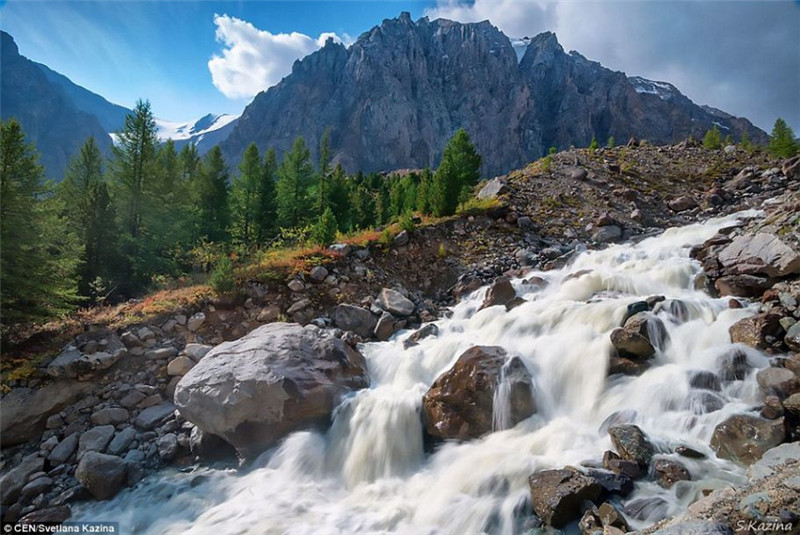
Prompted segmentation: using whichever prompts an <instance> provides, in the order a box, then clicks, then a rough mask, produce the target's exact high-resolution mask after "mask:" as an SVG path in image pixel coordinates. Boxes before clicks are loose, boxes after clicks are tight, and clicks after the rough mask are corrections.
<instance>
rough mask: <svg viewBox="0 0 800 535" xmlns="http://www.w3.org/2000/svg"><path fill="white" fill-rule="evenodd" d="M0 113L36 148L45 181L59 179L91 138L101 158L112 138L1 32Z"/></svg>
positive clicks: (108, 151)
mask: <svg viewBox="0 0 800 535" xmlns="http://www.w3.org/2000/svg"><path fill="white" fill-rule="evenodd" d="M1 38H2V42H1V43H0V51H1V53H2V56H1V57H0V63H2V66H3V72H2V79H0V113H2V115H1V117H2V119H3V120H7V119H10V118H15V119H17V120H18V121H19V123H20V125H21V126H22V128H23V130H24V131H25V135H26V136H27V140H28V141H30V142H33V143H35V144H36V148H37V149H38V150H39V151H40V153H41V158H40V163H41V164H42V165H43V166H44V168H45V173H46V176H47V177H48V178H59V179H60V178H61V177H62V176H63V173H64V169H66V166H67V162H68V161H69V159H70V157H72V155H74V154H75V153H77V151H78V150H79V149H80V147H81V145H83V143H84V142H85V141H86V139H87V138H88V137H90V136H93V137H94V138H95V141H96V142H97V145H98V147H99V148H100V150H101V151H103V152H104V153H106V154H109V153H110V150H111V138H110V137H109V135H108V134H107V133H106V130H105V129H104V128H103V126H102V125H101V123H100V121H99V120H98V118H97V117H96V116H94V115H92V114H91V113H87V112H86V111H83V110H80V109H79V108H78V107H77V106H76V105H75V104H74V102H73V101H72V99H71V98H70V97H69V95H67V93H66V92H65V91H64V90H63V89H62V88H61V87H59V86H58V85H56V84H54V83H52V82H51V81H50V80H49V79H48V76H47V75H46V74H45V72H44V71H43V70H42V69H41V68H40V65H39V64H37V63H35V62H33V61H31V60H29V59H28V58H26V57H24V56H22V55H20V53H19V49H18V48H17V45H16V43H15V42H14V39H13V38H12V37H11V36H10V35H9V34H7V33H6V32H1Z"/></svg>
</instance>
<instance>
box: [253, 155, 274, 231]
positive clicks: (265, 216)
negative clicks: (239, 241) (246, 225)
mask: <svg viewBox="0 0 800 535" xmlns="http://www.w3.org/2000/svg"><path fill="white" fill-rule="evenodd" d="M277 175H278V158H277V156H275V149H269V150H268V151H267V154H266V155H265V156H264V167H263V169H262V171H261V183H260V184H259V187H258V213H257V215H256V220H255V224H256V239H257V240H258V243H259V244H264V243H265V242H266V241H267V240H269V239H272V237H273V236H275V234H276V231H277V223H276V221H275V218H276V214H277V199H276V198H275V196H276V194H275V179H276V177H277Z"/></svg>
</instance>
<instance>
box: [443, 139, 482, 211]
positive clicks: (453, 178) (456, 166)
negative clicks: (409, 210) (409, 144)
mask: <svg viewBox="0 0 800 535" xmlns="http://www.w3.org/2000/svg"><path fill="white" fill-rule="evenodd" d="M480 167H481V157H480V155H479V154H478V153H477V152H476V151H475V147H474V146H473V145H472V142H471V141H470V139H469V135H468V134H467V132H466V131H465V130H463V129H460V130H458V131H457V132H456V133H455V135H453V137H452V138H451V139H450V141H448V143H447V146H446V147H445V149H444V154H443V155H442V162H441V163H440V164H439V167H438V169H436V173H435V174H434V176H433V188H432V189H433V195H432V201H433V202H432V205H433V211H434V213H435V214H436V215H437V216H447V215H452V214H454V213H455V211H456V207H457V206H458V200H459V197H460V196H461V195H462V191H464V190H465V189H469V188H471V187H472V186H474V185H475V184H477V183H478V179H479V178H480Z"/></svg>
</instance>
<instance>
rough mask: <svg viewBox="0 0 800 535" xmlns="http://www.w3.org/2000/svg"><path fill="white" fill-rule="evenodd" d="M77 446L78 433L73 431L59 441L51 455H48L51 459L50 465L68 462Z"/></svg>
mask: <svg viewBox="0 0 800 535" xmlns="http://www.w3.org/2000/svg"><path fill="white" fill-rule="evenodd" d="M77 447H78V433H73V434H71V435H69V436H68V437H66V438H65V439H64V440H62V441H61V442H59V443H58V445H57V446H56V447H55V448H53V450H52V451H51V452H50V455H48V456H47V459H48V460H49V461H50V465H51V466H58V465H59V464H63V463H65V462H67V460H69V458H70V457H71V456H72V454H73V453H74V452H75V448H77Z"/></svg>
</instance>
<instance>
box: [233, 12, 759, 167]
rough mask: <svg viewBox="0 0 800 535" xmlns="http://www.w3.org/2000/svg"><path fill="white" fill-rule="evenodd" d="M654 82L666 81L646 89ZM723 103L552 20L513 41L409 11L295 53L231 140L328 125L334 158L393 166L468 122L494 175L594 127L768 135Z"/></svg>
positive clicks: (580, 141)
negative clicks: (581, 47) (622, 63)
mask: <svg viewBox="0 0 800 535" xmlns="http://www.w3.org/2000/svg"><path fill="white" fill-rule="evenodd" d="M523 46H524V52H522V47H523ZM520 56H521V58H520ZM645 82H649V83H651V84H660V85H656V86H654V87H662V89H663V91H662V93H660V94H659V93H658V92H656V91H646V90H643V84H644V83H645ZM667 86H668V88H667ZM664 88H667V89H664ZM665 97H668V98H665ZM714 111H715V112H717V113H712V112H710V111H709V110H707V109H704V108H702V107H700V106H698V105H696V104H694V103H693V102H692V101H691V100H689V99H688V98H687V97H685V96H684V95H682V94H681V93H680V92H679V91H678V90H677V89H675V88H674V86H672V85H671V84H665V83H657V82H650V81H649V80H644V79H642V78H638V79H636V78H631V79H629V78H628V77H627V76H626V75H625V74H624V73H622V72H616V71H612V70H610V69H606V68H604V67H603V66H602V65H600V64H599V63H597V62H594V61H590V60H588V59H586V58H585V57H583V56H582V55H580V54H578V53H577V52H571V53H566V52H564V50H563V48H562V47H561V45H560V44H559V43H558V41H557V39H556V37H555V35H554V34H552V33H549V32H548V33H543V34H540V35H538V36H536V37H534V38H532V39H525V40H524V42H520V41H515V42H514V43H513V44H512V42H511V41H510V40H509V38H508V37H507V36H505V35H504V34H503V33H502V32H501V31H500V30H498V29H497V28H496V27H494V26H493V25H492V24H491V23H490V22H488V21H484V22H478V23H469V24H462V23H458V22H453V21H449V20H444V19H438V20H434V21H430V20H428V18H426V17H424V18H421V19H419V20H418V21H416V22H413V21H412V20H411V17H410V15H409V14H408V13H403V14H401V15H400V16H399V17H398V18H395V19H387V20H384V21H383V23H382V24H381V25H380V26H376V27H374V28H373V29H371V30H370V31H368V32H365V33H364V34H362V35H361V36H360V37H359V38H358V40H357V41H356V42H355V43H353V44H352V45H351V46H350V47H349V48H346V47H345V46H344V45H342V44H337V43H334V42H333V41H329V42H327V43H326V44H325V46H324V47H322V48H321V49H320V50H318V51H316V52H314V53H312V54H310V55H309V56H307V57H306V58H304V59H302V60H299V61H297V62H295V64H294V66H293V69H292V73H291V74H290V75H288V76H287V77H285V78H284V79H283V80H282V81H281V82H279V83H278V84H277V85H275V86H273V87H271V88H270V89H268V90H266V91H263V92H261V93H259V94H258V95H257V96H256V97H255V99H254V100H253V102H252V103H251V104H250V105H249V106H248V107H247V108H246V109H245V111H244V113H243V114H242V117H241V119H240V120H239V121H238V124H237V125H236V127H235V128H234V129H233V132H232V133H231V135H230V136H229V137H228V139H227V140H225V141H224V142H223V143H222V148H223V151H224V152H225V154H226V156H227V157H228V158H229V161H231V162H236V161H238V160H239V159H240V157H241V154H242V151H243V150H244V148H245V147H246V146H247V145H248V144H249V143H250V142H255V143H256V144H257V145H258V147H259V148H260V149H262V150H263V149H266V148H267V147H274V148H275V149H276V150H277V151H278V152H279V153H283V152H284V151H287V150H288V149H289V148H290V147H291V144H292V142H293V140H294V139H295V138H296V137H297V136H303V137H304V138H305V139H306V141H307V142H308V143H309V145H311V147H312V149H313V148H314V147H316V146H317V144H318V141H319V139H320V138H321V136H322V134H323V132H324V131H325V130H326V129H328V128H329V129H330V131H331V145H332V149H333V152H334V161H336V162H341V163H342V164H343V165H344V166H345V168H347V169H348V170H350V171H354V170H357V169H359V170H363V171H386V170H392V169H399V168H420V167H430V166H435V165H436V164H437V163H438V161H439V159H440V158H441V152H442V150H443V148H444V145H445V143H446V142H447V140H448V139H449V137H450V136H451V135H452V134H453V132H455V130H456V129H458V128H465V129H466V130H467V131H468V132H469V134H470V136H471V137H472V138H473V141H474V142H475V144H476V146H477V148H478V151H479V152H480V153H481V154H482V155H483V157H484V169H483V170H484V172H485V173H486V174H489V175H491V174H498V173H501V172H504V171H507V170H509V169H513V168H515V167H518V166H520V165H523V164H524V163H527V162H529V161H531V160H533V159H536V158H538V157H540V156H542V155H543V154H545V153H546V152H547V149H548V148H549V147H550V146H556V147H560V148H564V147H569V146H570V145H576V146H585V145H588V144H589V142H590V140H591V138H592V136H593V135H594V136H596V137H597V138H598V140H600V141H601V142H604V141H605V140H606V139H607V138H608V137H610V136H613V137H615V138H616V139H617V140H618V141H626V140H627V139H628V138H630V137H638V138H643V139H648V140H650V141H652V142H654V143H668V142H672V141H676V140H679V139H682V138H685V137H687V136H688V135H690V134H691V135H694V136H698V137H701V136H702V135H703V134H704V133H705V131H706V130H708V129H710V128H712V126H713V125H714V124H715V123H717V124H718V125H719V127H720V128H721V129H722V131H723V133H726V132H728V133H730V134H731V135H732V137H733V138H738V137H739V135H741V132H742V131H744V130H746V131H747V132H748V135H749V136H750V138H751V139H753V140H757V141H765V140H766V134H765V133H764V132H763V131H761V130H760V129H758V128H756V127H755V126H753V125H752V124H751V123H750V122H749V121H747V120H746V119H739V118H735V117H732V116H729V115H727V114H724V113H719V112H718V110H714Z"/></svg>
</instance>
